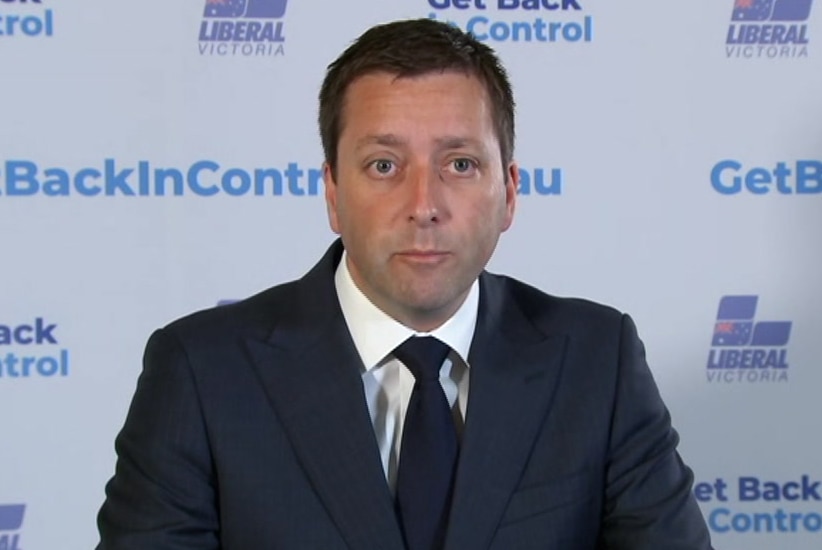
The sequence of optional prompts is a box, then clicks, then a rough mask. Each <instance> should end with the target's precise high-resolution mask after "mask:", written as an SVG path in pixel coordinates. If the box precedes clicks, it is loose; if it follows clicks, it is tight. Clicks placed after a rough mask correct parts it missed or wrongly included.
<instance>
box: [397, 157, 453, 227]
mask: <svg viewBox="0 0 822 550" xmlns="http://www.w3.org/2000/svg"><path fill="white" fill-rule="evenodd" d="M409 176H410V177H409V179H408V181H407V182H406V183H407V185H408V190H409V191H408V193H409V195H410V199H409V200H410V208H409V213H408V220H409V221H414V222H416V223H418V224H421V225H428V224H432V223H439V222H441V221H442V218H443V216H444V214H445V212H444V205H443V197H442V191H443V189H442V182H441V181H440V179H439V178H438V176H437V174H435V173H434V172H433V171H432V170H431V169H430V168H428V167H426V168H419V169H416V170H414V171H412V173H411V174H410V175H409Z"/></svg>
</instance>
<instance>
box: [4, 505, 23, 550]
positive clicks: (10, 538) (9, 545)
mask: <svg viewBox="0 0 822 550" xmlns="http://www.w3.org/2000/svg"><path fill="white" fill-rule="evenodd" d="M25 511H26V505H25V504H0V550H22V547H21V546H20V528H21V527H22V526H23V514H24V513H25Z"/></svg>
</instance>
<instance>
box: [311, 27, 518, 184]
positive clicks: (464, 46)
mask: <svg viewBox="0 0 822 550" xmlns="http://www.w3.org/2000/svg"><path fill="white" fill-rule="evenodd" d="M444 71H459V72H464V73H466V74H468V75H471V76H474V77H476V78H477V79H478V80H479V81H480V82H481V83H482V84H483V86H484V87H485V90H486V91H487V93H488V97H489V98H490V99H491V104H492V113H493V115H492V116H493V124H494V130H495V131H496V134H497V139H498V140H499V144H500V156H501V157H502V163H503V171H505V167H506V166H507V165H508V163H509V162H511V159H512V158H513V155H514V95H513V92H512V91H511V83H510V82H509V81H508V75H507V72H506V71H505V68H504V67H503V66H502V63H501V62H500V60H499V58H498V57H497V56H496V54H495V53H494V50H492V49H491V48H490V47H488V46H486V45H485V44H483V43H481V42H479V41H478V40H477V39H476V38H475V37H474V36H473V35H471V34H470V33H465V32H463V31H462V30H460V29H459V28H457V27H456V26H454V25H450V24H446V23H442V22H439V21H434V20H432V19H412V20H406V21H395V22H392V23H386V24H384V25H377V26H375V27H371V28H370V29H368V30H367V31H366V32H365V33H363V35H362V36H360V37H359V38H358V39H357V40H356V41H355V42H354V43H353V44H352V45H351V46H349V47H348V49H346V50H345V51H344V52H343V53H342V55H340V56H339V57H338V58H337V59H336V60H335V61H334V62H333V63H331V65H329V66H328V71H327V72H326V76H325V80H324V81H323V84H322V88H321V89H320V114H319V124H320V137H321V138H322V145H323V151H324V154H325V161H326V162H327V163H328V164H329V166H330V167H331V169H332V171H336V166H337V144H338V142H339V139H340V134H341V133H342V126H343V120H342V118H343V106H344V102H345V93H346V91H347V89H348V87H349V85H350V84H351V83H352V82H353V81H354V80H356V79H357V78H358V77H361V76H363V75H366V74H371V73H378V72H385V73H388V74H393V75H396V76H397V77H398V78H403V77H414V76H420V75H424V74H428V73H432V72H444ZM506 179H507V176H506Z"/></svg>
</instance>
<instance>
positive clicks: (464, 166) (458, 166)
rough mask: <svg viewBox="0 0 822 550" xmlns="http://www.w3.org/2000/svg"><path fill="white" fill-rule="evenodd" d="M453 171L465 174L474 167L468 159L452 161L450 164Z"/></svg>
mask: <svg viewBox="0 0 822 550" xmlns="http://www.w3.org/2000/svg"><path fill="white" fill-rule="evenodd" d="M451 164H452V166H453V167H454V170H455V171H456V172H459V173H465V172H468V171H469V170H471V169H472V168H473V167H474V163H473V162H472V161H471V160H470V159H454V160H453V161H452V162H451Z"/></svg>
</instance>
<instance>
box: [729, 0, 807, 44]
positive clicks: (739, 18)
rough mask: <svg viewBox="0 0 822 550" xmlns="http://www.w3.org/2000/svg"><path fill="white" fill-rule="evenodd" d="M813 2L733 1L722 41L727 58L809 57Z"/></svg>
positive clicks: (802, 0)
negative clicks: (808, 21)
mask: <svg viewBox="0 0 822 550" xmlns="http://www.w3.org/2000/svg"><path fill="white" fill-rule="evenodd" d="M812 5H813V0H734V3H733V11H732V12H731V24H730V26H729V28H728V35H727V38H726V40H725V44H726V46H725V53H726V55H727V57H735V58H748V59H750V58H769V59H775V58H794V57H807V56H808V43H809V36H808V25H807V24H806V23H805V22H806V21H807V20H808V18H809V17H810V14H811V6H812Z"/></svg>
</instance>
